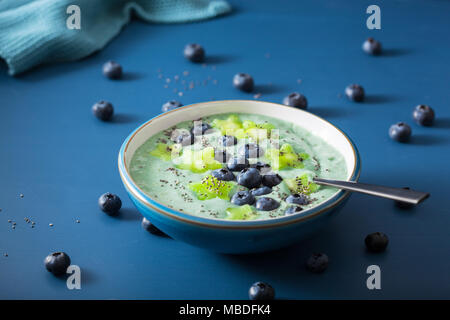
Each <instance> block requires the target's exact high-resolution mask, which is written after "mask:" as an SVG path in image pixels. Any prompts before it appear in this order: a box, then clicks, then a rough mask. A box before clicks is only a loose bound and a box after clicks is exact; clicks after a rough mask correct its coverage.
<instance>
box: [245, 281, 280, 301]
mask: <svg viewBox="0 0 450 320" xmlns="http://www.w3.org/2000/svg"><path fill="white" fill-rule="evenodd" d="M248 296H249V298H250V300H273V299H274V298H275V290H274V289H273V288H272V286H271V285H270V284H268V283H265V282H255V283H254V284H252V286H251V287H250V290H249V291H248Z"/></svg>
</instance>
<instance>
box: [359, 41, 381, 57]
mask: <svg viewBox="0 0 450 320" xmlns="http://www.w3.org/2000/svg"><path fill="white" fill-rule="evenodd" d="M362 49H363V51H364V52H365V53H367V54H371V55H374V56H376V55H379V54H381V43H380V42H379V41H377V40H375V39H374V38H368V39H367V40H366V41H364V43H363V45H362Z"/></svg>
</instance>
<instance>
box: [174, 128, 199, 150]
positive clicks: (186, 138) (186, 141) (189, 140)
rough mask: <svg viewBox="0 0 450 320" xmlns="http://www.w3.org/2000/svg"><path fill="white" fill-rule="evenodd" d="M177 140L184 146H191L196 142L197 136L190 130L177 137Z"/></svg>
mask: <svg viewBox="0 0 450 320" xmlns="http://www.w3.org/2000/svg"><path fill="white" fill-rule="evenodd" d="M175 142H176V143H179V144H181V145H182V146H189V145H191V144H194V142H195V137H194V136H193V135H192V134H190V133H189V132H186V131H183V132H181V133H180V135H179V136H178V137H176V139H175Z"/></svg>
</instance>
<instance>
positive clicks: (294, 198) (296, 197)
mask: <svg viewBox="0 0 450 320" xmlns="http://www.w3.org/2000/svg"><path fill="white" fill-rule="evenodd" d="M286 202H287V203H295V204H299V205H306V204H308V203H309V199H308V197H307V196H306V195H304V194H302V193H296V194H291V195H290V196H288V197H287V198H286Z"/></svg>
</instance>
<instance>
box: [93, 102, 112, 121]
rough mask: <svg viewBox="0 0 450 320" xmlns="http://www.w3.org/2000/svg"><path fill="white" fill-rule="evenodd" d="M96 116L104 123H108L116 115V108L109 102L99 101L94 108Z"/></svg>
mask: <svg viewBox="0 0 450 320" xmlns="http://www.w3.org/2000/svg"><path fill="white" fill-rule="evenodd" d="M92 113H93V114H94V116H96V117H97V118H99V119H100V120H102V121H108V120H110V119H111V118H112V116H113V114H114V107H113V106H112V104H111V103H109V102H108V101H103V100H102V101H99V102H97V103H96V104H94V105H93V106H92Z"/></svg>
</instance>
